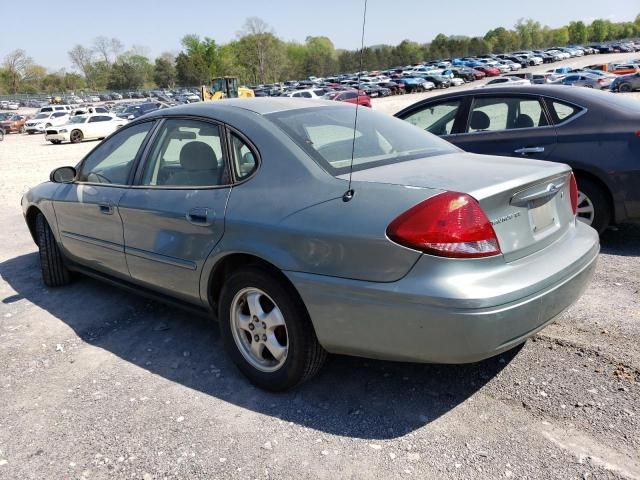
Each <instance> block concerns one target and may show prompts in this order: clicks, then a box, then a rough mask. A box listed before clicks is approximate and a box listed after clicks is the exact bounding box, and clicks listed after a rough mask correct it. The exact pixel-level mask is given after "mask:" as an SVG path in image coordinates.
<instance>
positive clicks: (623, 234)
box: [600, 224, 640, 257]
mask: <svg viewBox="0 0 640 480" xmlns="http://www.w3.org/2000/svg"><path fill="white" fill-rule="evenodd" d="M600 248H601V250H600V251H601V252H602V253H606V254H610V255H622V256H625V257H630V256H640V225H638V224H624V225H620V226H618V227H616V228H615V229H610V230H607V231H606V232H604V234H603V235H602V236H601V237H600Z"/></svg>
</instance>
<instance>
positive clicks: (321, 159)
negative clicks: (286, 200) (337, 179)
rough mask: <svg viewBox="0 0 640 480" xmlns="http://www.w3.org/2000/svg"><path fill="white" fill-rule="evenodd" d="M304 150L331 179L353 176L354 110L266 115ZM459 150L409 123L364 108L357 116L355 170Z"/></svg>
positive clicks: (296, 111)
mask: <svg viewBox="0 0 640 480" xmlns="http://www.w3.org/2000/svg"><path fill="white" fill-rule="evenodd" d="M266 116H267V118H269V119H270V120H271V121H273V122H274V123H275V124H276V125H278V126H279V127H280V128H282V130H284V131H285V132H286V133H287V134H288V135H289V136H290V137H291V138H292V139H293V140H294V141H295V142H296V143H297V144H298V146H299V147H300V148H302V149H303V150H304V151H306V152H307V154H308V155H309V156H310V157H311V158H313V159H314V160H316V161H317V162H318V164H319V165H320V166H322V167H323V168H324V169H325V170H326V171H327V172H329V173H331V174H332V175H342V174H345V173H348V172H349V167H350V165H351V158H352V147H353V143H354V142H353V134H354V130H353V124H354V122H353V119H354V111H353V109H351V108H346V107H342V106H340V107H338V106H336V107H316V108H304V109H297V110H287V111H283V112H277V113H271V114H268V115H266ZM456 151H458V149H457V148H456V147H454V146H453V145H451V144H450V143H448V142H445V141H444V140H441V139H439V138H438V137H436V136H435V135H431V134H429V133H426V132H424V131H421V130H419V129H417V128H415V127H414V126H412V125H410V124H409V123H408V122H404V121H402V120H399V119H397V118H393V117H389V116H387V115H385V114H382V113H378V112H374V111H371V110H370V109H368V108H364V109H362V110H360V111H359V112H358V125H357V130H356V139H355V148H354V150H353V169H354V171H357V170H363V169H367V168H372V167H376V166H379V165H389V164H393V163H399V162H403V161H406V160H415V159H418V158H426V157H430V156H433V155H442V154H445V153H452V152H456Z"/></svg>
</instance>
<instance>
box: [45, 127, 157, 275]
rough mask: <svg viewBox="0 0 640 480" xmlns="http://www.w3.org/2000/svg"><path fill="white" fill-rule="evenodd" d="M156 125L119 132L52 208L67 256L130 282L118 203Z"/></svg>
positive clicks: (86, 162)
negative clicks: (143, 147) (146, 139)
mask: <svg viewBox="0 0 640 480" xmlns="http://www.w3.org/2000/svg"><path fill="white" fill-rule="evenodd" d="M152 126H153V122H147V123H143V124H139V125H134V126H132V127H129V128H125V129H124V130H122V131H120V132H118V134H117V135H115V136H113V137H112V138H110V139H109V140H108V141H107V142H104V143H102V144H100V145H99V146H98V147H97V148H95V149H94V150H93V151H92V152H91V153H90V154H89V155H87V156H86V157H85V158H84V160H83V161H82V163H81V165H80V166H79V172H78V176H77V180H76V181H75V182H74V183H71V184H65V185H61V186H60V189H59V190H58V191H57V192H56V199H55V201H54V203H53V206H54V210H55V213H56V218H57V221H58V228H59V231H60V238H61V242H62V246H63V248H64V250H65V253H66V255H67V256H68V257H69V258H70V259H72V260H74V261H76V262H78V263H80V264H83V265H86V266H89V267H91V268H94V269H96V270H100V271H102V272H104V273H109V274H113V275H116V276H120V277H124V278H128V277H129V271H128V269H127V264H126V262H125V257H124V243H123V229H122V220H121V218H120V215H119V213H118V202H119V201H120V199H121V198H122V196H123V195H124V194H125V192H126V191H127V183H128V181H129V178H130V174H131V173H132V168H133V166H134V164H135V161H136V158H137V157H138V155H139V152H140V150H141V147H142V145H143V143H144V140H145V138H146V137H147V135H148V133H149V132H150V130H151V128H152Z"/></svg>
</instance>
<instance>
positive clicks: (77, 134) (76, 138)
mask: <svg viewBox="0 0 640 480" xmlns="http://www.w3.org/2000/svg"><path fill="white" fill-rule="evenodd" d="M83 138H84V135H83V134H82V132H81V131H80V130H72V131H71V134H70V135H69V139H70V140H71V143H80V142H81V141H82V139H83Z"/></svg>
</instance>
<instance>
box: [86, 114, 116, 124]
mask: <svg viewBox="0 0 640 480" xmlns="http://www.w3.org/2000/svg"><path fill="white" fill-rule="evenodd" d="M109 120H111V117H109V116H107V115H97V116H95V117H91V118H90V119H89V122H90V123H91V122H94V123H95V122H108V121H109Z"/></svg>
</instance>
